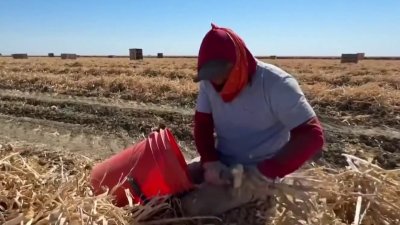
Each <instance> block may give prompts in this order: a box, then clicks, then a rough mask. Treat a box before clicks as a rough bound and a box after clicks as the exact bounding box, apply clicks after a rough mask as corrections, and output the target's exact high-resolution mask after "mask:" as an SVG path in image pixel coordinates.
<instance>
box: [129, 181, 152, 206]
mask: <svg viewBox="0 0 400 225" xmlns="http://www.w3.org/2000/svg"><path fill="white" fill-rule="evenodd" d="M127 181H128V183H129V184H130V185H131V187H132V189H133V191H134V192H135V194H136V196H139V198H140V200H142V201H143V203H145V204H146V203H147V202H148V201H149V199H148V198H147V197H146V195H145V194H144V193H143V191H142V189H141V188H140V185H139V183H138V182H137V181H136V180H135V179H134V178H133V177H127Z"/></svg>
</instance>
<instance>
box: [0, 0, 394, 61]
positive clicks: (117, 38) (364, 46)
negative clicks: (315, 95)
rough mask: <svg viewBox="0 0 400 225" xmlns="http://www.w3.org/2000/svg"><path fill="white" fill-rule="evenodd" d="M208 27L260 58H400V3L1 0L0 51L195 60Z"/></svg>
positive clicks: (339, 0) (341, 0)
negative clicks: (230, 35) (226, 32)
mask: <svg viewBox="0 0 400 225" xmlns="http://www.w3.org/2000/svg"><path fill="white" fill-rule="evenodd" d="M211 22H214V23H216V24H217V25H220V26H225V27H230V28H232V29H233V30H235V31H236V32H237V33H238V34H239V35H240V36H241V37H242V38H243V39H244V40H245V42H246V44H247V45H248V47H249V49H250V51H252V52H253V53H254V54H255V55H338V54H341V53H345V52H346V53H347V52H349V53H351V52H365V53H366V55H375V56H378V55H380V56H383V55H387V56H393V55H397V56H398V55H400V1H399V0H375V1H371V0H330V1H328V0H326V1H325V0H324V1H323V0H319V1H317V0H279V1H278V0H276V1H268V0H253V1H252V0H241V1H239V0H230V1H229V0H222V1H212V0H202V1H200V0H198V1H195V0H192V1H190V0H186V1H183V0H182V1H180V0H164V1H161V0H159V1H156V0H142V1H134V0H131V1H128V0H126V1H118V0H114V1H111V0H109V1H103V0H69V1H56V0H54V1H50V0H0V53H3V54H10V53H16V52H28V53H29V54H47V53H48V52H54V53H56V54H59V53H61V52H71V53H78V54H128V49H129V48H143V51H144V54H145V55H148V54H156V53H157V52H163V53H164V54H168V55H196V54H197V53H198V48H199V45H200V43H201V40H202V38H203V37H204V35H205V33H206V32H207V31H208V30H209V29H210V23H211Z"/></svg>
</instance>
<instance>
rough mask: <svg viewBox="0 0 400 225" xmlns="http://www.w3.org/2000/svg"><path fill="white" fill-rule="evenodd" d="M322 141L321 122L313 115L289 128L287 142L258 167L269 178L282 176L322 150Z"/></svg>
mask: <svg viewBox="0 0 400 225" xmlns="http://www.w3.org/2000/svg"><path fill="white" fill-rule="evenodd" d="M324 141H325V140H324V136H323V131H322V127H321V124H320V122H319V120H318V118H317V117H314V118H312V119H310V120H308V121H307V122H305V123H303V124H302V125H300V126H298V127H296V128H294V129H293V130H291V131H290V140H289V142H288V143H287V144H286V145H285V146H284V147H283V148H282V150H281V151H279V152H278V154H277V155H276V156H274V157H273V158H271V159H267V160H265V161H263V162H261V163H260V164H259V165H258V168H259V170H260V172H261V173H263V174H264V175H265V176H267V177H269V178H276V177H280V178H281V177H284V176H286V175H287V174H290V173H292V172H294V171H296V170H297V169H299V168H300V167H301V166H302V165H303V164H304V163H305V162H306V161H307V160H309V159H311V158H312V157H313V156H314V155H315V154H316V153H318V152H319V151H322V147H323V145H324Z"/></svg>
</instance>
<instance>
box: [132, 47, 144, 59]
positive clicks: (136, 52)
mask: <svg viewBox="0 0 400 225" xmlns="http://www.w3.org/2000/svg"><path fill="white" fill-rule="evenodd" d="M129 59H130V60H139V59H143V49H141V48H131V49H129Z"/></svg>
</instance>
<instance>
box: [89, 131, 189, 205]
mask: <svg viewBox="0 0 400 225" xmlns="http://www.w3.org/2000/svg"><path fill="white" fill-rule="evenodd" d="M90 180H91V184H92V187H93V189H94V193H95V194H96V195H97V194H101V193H104V191H105V189H104V187H106V188H108V189H110V190H112V189H113V188H115V187H116V186H117V185H118V184H120V186H119V187H117V188H115V190H114V191H113V192H112V193H111V194H112V195H113V197H114V200H115V202H114V204H115V205H117V206H125V205H127V204H128V198H127V197H126V193H125V189H129V191H130V193H131V194H132V196H133V197H134V199H133V201H134V202H135V203H143V202H145V201H146V200H148V199H151V198H152V197H156V196H165V195H173V194H178V193H181V192H184V191H187V190H189V189H191V188H192V187H193V184H192V182H191V180H190V176H189V172H188V169H187V165H186V162H185V159H184V157H183V155H182V153H181V151H180V149H179V146H178V144H177V143H176V141H175V138H174V137H173V135H172V133H171V132H170V131H169V130H168V129H165V130H160V132H153V133H151V134H150V135H149V136H148V137H147V138H146V139H145V140H143V141H141V142H139V143H137V144H135V145H133V146H130V147H128V148H126V149H125V150H123V151H121V152H119V153H118V154H116V155H114V156H112V157H111V158H109V159H107V160H105V161H104V162H101V163H99V164H97V165H96V166H95V167H94V168H93V170H92V173H91V177H90Z"/></svg>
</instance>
